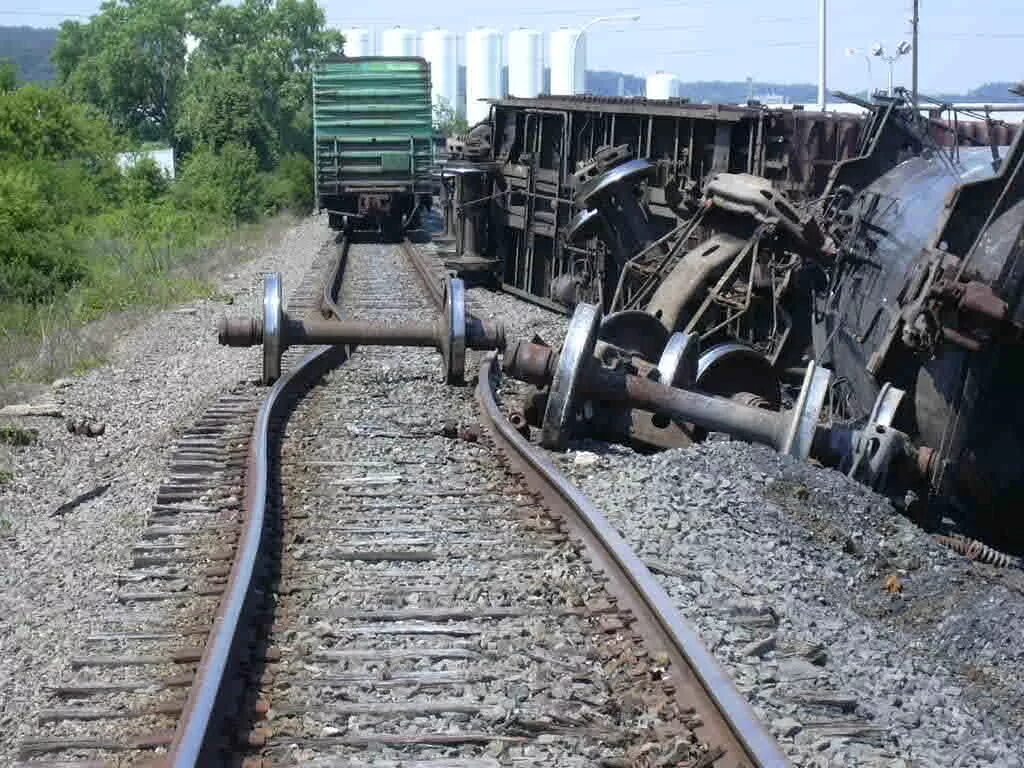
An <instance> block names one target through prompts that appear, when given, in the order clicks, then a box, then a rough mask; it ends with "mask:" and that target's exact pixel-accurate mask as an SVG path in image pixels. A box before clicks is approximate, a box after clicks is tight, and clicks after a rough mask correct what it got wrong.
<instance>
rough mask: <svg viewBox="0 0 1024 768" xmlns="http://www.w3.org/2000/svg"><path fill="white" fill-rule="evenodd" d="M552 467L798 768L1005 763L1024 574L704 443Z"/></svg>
mask: <svg viewBox="0 0 1024 768" xmlns="http://www.w3.org/2000/svg"><path fill="white" fill-rule="evenodd" d="M576 448H577V449H578V450H574V451H570V452H569V453H567V454H563V455H560V456H558V457H557V461H558V463H559V464H560V465H561V466H562V467H563V469H564V470H565V471H566V472H567V473H568V474H569V475H570V477H572V478H573V479H574V480H575V481H576V482H577V483H578V484H579V485H580V486H581V487H582V489H583V490H584V491H585V492H586V493H587V495H588V496H589V497H590V498H591V499H593V500H594V501H595V502H596V503H597V504H598V506H599V507H600V508H601V509H602V510H603V511H604V513H605V514H606V515H608V517H609V518H610V519H611V520H612V521H613V523H614V524H615V525H616V526H617V527H618V528H619V530H620V532H621V533H622V534H623V535H624V536H625V538H626V539H627V541H629V542H630V543H631V544H632V545H633V546H634V547H635V548H636V549H637V551H638V552H639V553H640V555H641V556H642V557H643V559H644V560H645V561H646V562H647V563H648V565H649V567H650V568H651V570H652V571H654V572H655V573H656V574H657V575H658V577H659V578H660V579H661V581H662V582H663V584H664V585H665V587H666V589H667V590H668V591H669V594H670V595H672V597H673V599H674V600H675V602H676V603H677V605H678V606H679V608H680V609H681V610H682V612H683V613H684V615H685V616H686V617H687V618H688V619H690V620H691V621H692V622H693V623H694V624H695V626H696V627H697V629H698V631H699V632H700V634H701V636H702V637H703V638H704V641H705V643H706V644H707V645H708V647H709V648H711V649H712V650H713V652H714V653H715V655H716V656H717V657H718V658H719V659H720V660H721V661H722V662H723V663H724V664H725V665H726V668H727V669H728V670H729V671H730V673H731V674H732V675H733V677H734V679H735V680H736V682H737V685H738V686H739V688H740V690H741V691H743V692H744V693H745V694H746V695H747V696H748V697H749V698H750V700H751V702H752V704H753V705H754V707H755V710H756V711H757V712H758V714H759V715H760V716H761V717H762V718H763V720H764V721H765V722H766V723H767V724H768V725H769V726H770V727H771V729H772V731H773V732H774V734H775V736H776V737H777V738H778V739H779V740H780V742H781V743H782V744H783V745H784V748H785V749H786V750H787V752H788V753H789V754H790V755H791V756H792V759H793V761H794V763H795V764H796V765H800V766H892V767H893V768H896V767H897V766H922V768H923V767H924V766H995V765H998V766H1005V767H1006V768H1012V767H1014V766H1021V765H1024V761H1022V757H1021V751H1022V747H1021V745H1022V743H1024V740H1022V736H1024V733H1022V726H1024V707H1022V704H1024V664H1022V662H1024V650H1022V643H1021V637H1020V627H1021V626H1024V579H1022V574H1021V572H1020V571H1019V570H1002V571H1000V570H997V569H995V568H992V567H990V566H985V565H981V564H977V563H972V562H970V561H968V560H966V559H964V558H963V557H961V556H959V555H957V554H955V553H953V552H950V551H949V550H947V549H945V548H943V547H941V546H940V545H938V544H937V543H936V542H935V541H934V540H933V539H932V537H930V536H929V535H928V534H927V533H925V532H924V531H923V530H921V529H920V528H918V527H917V526H916V525H915V524H914V523H912V522H911V521H909V520H907V519H906V518H904V517H901V516H900V515H898V514H896V513H895V512H894V511H893V509H892V508H891V506H890V505H889V504H888V503H887V502H886V501H885V500H884V499H882V498H880V497H878V496H876V495H874V494H873V493H871V492H870V491H868V490H867V489H865V488H864V487H862V486H859V485H857V484H856V483H854V482H852V481H850V480H848V479H847V478H845V477H844V476H842V475H840V474H838V473H836V472H832V471H829V470H824V469H821V468H817V467H814V466H811V465H809V464H806V463H799V462H796V461H794V460H792V459H790V458H788V457H785V456H780V455H778V454H776V453H774V452H772V451H770V450H769V449H767V448H764V447H761V446H752V445H745V444H742V443H737V442H732V441H727V440H713V441H711V442H708V443H705V444H703V445H699V446H695V447H693V448H689V449H678V450H673V451H668V452H665V453H662V454H658V455H654V456H641V455H637V454H634V453H633V452H631V451H630V450H629V449H627V448H622V447H618V446H608V445H606V444H600V443H581V444H579V445H577V446H576Z"/></svg>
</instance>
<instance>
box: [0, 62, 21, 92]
mask: <svg viewBox="0 0 1024 768" xmlns="http://www.w3.org/2000/svg"><path fill="white" fill-rule="evenodd" d="M17 87H18V67H17V65H16V64H15V63H14V62H13V61H10V60H9V59H0V93H7V92H8V91H13V90H14V89H15V88H17Z"/></svg>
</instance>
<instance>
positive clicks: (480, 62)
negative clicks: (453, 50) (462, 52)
mask: <svg viewBox="0 0 1024 768" xmlns="http://www.w3.org/2000/svg"><path fill="white" fill-rule="evenodd" d="M498 98H501V33H500V32H498V30H496V29H488V28H486V27H477V28H476V29H474V30H471V31H470V32H469V34H468V35H466V120H467V121H468V122H469V124H470V125H474V124H476V123H479V122H480V121H481V120H486V119H487V116H488V114H490V109H491V107H490V105H489V104H488V103H487V102H485V101H480V100H481V99H498Z"/></svg>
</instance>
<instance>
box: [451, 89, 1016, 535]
mask: <svg viewBox="0 0 1024 768" xmlns="http://www.w3.org/2000/svg"><path fill="white" fill-rule="evenodd" d="M499 106H500V105H499ZM551 111H552V112H553V113H554V112H557V110H551ZM530 114H531V113H530V112H529V110H526V117H525V119H524V120H523V121H520V122H516V121H515V120H513V119H511V118H510V117H508V116H507V115H505V116H504V117H502V110H501V109H498V110H497V111H496V113H495V121H494V122H493V124H492V125H482V126H479V127H478V128H477V129H475V131H474V133H473V134H471V136H470V140H469V142H468V144H467V146H466V151H465V152H464V153H463V157H462V158H461V159H460V160H459V161H457V162H455V163H453V164H452V165H451V167H450V173H449V174H448V176H447V183H446V186H447V188H448V189H449V191H450V192H451V193H452V194H451V195H450V197H449V200H448V205H447V208H448V212H449V216H450V227H449V232H450V233H451V234H452V235H453V236H454V238H455V240H456V243H455V250H456V252H457V256H461V257H466V256H470V257H473V258H476V259H477V261H478V263H479V264H484V265H485V266H486V265H490V267H491V268H492V269H494V270H495V271H496V272H497V273H498V274H499V275H500V282H502V283H504V284H506V286H508V285H509V284H510V283H511V287H512V288H514V289H516V290H517V291H519V292H527V293H531V294H534V295H539V296H540V297H541V298H542V299H544V300H547V301H549V302H550V303H553V304H554V305H563V306H567V307H569V308H575V314H574V318H573V322H572V323H571V326H570V331H569V334H568V336H567V338H566V339H565V340H564V342H563V344H562V347H561V351H560V352H559V351H556V350H552V349H550V348H547V347H546V346H544V345H543V344H538V343H536V342H529V343H527V342H523V343H519V344H517V345H513V346H512V347H511V348H510V350H509V352H508V354H507V355H506V364H505V369H506V371H507V372H508V373H510V374H511V375H514V376H517V377H519V378H522V379H524V380H528V381H530V382H532V383H534V384H535V385H536V386H537V387H538V390H537V393H536V395H535V396H534V397H533V398H532V400H531V401H530V402H529V403H527V405H526V406H525V408H524V410H525V415H526V417H527V418H531V417H532V419H533V421H534V422H535V423H536V424H537V425H538V426H540V427H541V428H542V439H543V441H544V442H545V443H547V444H548V445H550V446H553V447H558V446H562V445H564V444H565V441H566V440H567V439H568V437H569V436H577V435H583V434H591V435H600V436H602V437H605V438H610V439H619V440H623V441H627V442H631V443H633V444H635V445H638V446H644V447H655V448H663V447H669V446H672V445H684V444H686V443H688V442H690V441H693V440H699V439H701V438H702V437H703V436H704V435H706V434H707V432H709V431H722V432H727V433H730V434H732V435H734V436H737V437H740V438H741V439H745V440H750V441H755V442H762V443H766V444H769V445H771V446H773V447H774V448H776V449H778V450H780V451H784V452H787V453H790V454H791V455H794V456H797V457H800V458H812V459H814V460H816V461H819V462H821V463H823V464H825V465H828V466H832V467H835V468H836V469H839V470H841V471H843V472H845V473H847V474H849V475H850V476H852V477H854V478H856V479H858V480H860V481H861V482H864V483H866V484H868V485H871V486H872V487H874V488H876V489H878V490H880V491H882V492H884V493H886V494H888V495H889V496H890V497H891V498H892V499H893V500H894V502H895V503H896V504H897V505H898V506H900V507H902V508H904V509H906V510H908V511H910V512H911V513H913V514H915V515H916V516H918V517H920V518H921V519H923V520H926V521H929V522H932V523H934V522H938V521H939V520H940V519H941V518H942V517H943V516H944V515H945V516H947V517H950V518H953V519H955V520H956V521H957V523H958V524H959V526H960V527H961V528H962V529H963V530H965V532H968V533H971V534H979V533H980V534H983V535H985V536H986V537H987V538H988V539H989V540H990V541H996V542H998V543H999V544H1001V545H1002V546H1005V547H1010V548H1013V549H1016V550H1021V549H1024V527H1022V526H1020V525H1019V523H1018V522H1017V520H1016V515H1017V514H1018V507H1019V505H1020V502H1021V500H1022V499H1024V472H1022V471H1021V470H1022V469H1024V461H1022V459H1021V456H1022V455H1024V451H1022V448H1024V445H1022V444H1024V413H1022V412H1020V410H1019V409H1017V408H1016V407H1015V405H1014V403H1015V396H1016V393H1017V392H1019V391H1020V390H1021V388H1022V386H1024V355H1022V347H1021V343H1020V342H1021V331H1022V329H1024V301H1022V296H1021V294H1022V291H1024V258H1022V257H1024V141H1022V139H1021V137H1020V134H1021V132H1020V131H1017V137H1016V140H1015V141H1014V143H1013V144H1012V146H1010V147H998V146H996V145H995V144H993V145H992V146H988V147H978V148H971V147H960V146H958V143H959V142H958V140H957V137H958V136H959V133H956V134H954V135H953V137H952V140H945V139H944V137H943V136H942V135H941V133H940V134H939V135H937V134H936V131H937V123H936V121H935V120H930V121H929V120H927V119H925V118H922V117H920V115H919V114H918V113H917V112H916V111H915V110H914V109H913V108H912V107H911V106H910V104H909V101H908V100H907V99H906V98H904V97H903V96H902V95H897V97H895V98H891V99H881V100H878V101H876V103H874V104H873V105H872V109H871V111H870V113H869V115H868V117H867V118H866V119H865V120H864V121H863V123H862V124H860V125H859V126H858V127H857V130H856V133H857V138H856V143H855V145H853V146H848V145H845V144H844V143H843V142H842V141H841V142H838V143H833V144H832V145H831V146H832V155H831V157H830V158H829V159H828V160H827V162H825V165H826V170H827V178H825V180H824V182H823V183H821V184H818V183H817V182H815V181H814V178H815V177H814V174H813V173H812V174H804V175H803V176H802V177H801V179H800V183H793V181H792V179H791V178H790V179H788V180H787V179H780V178H779V177H778V175H774V176H773V175H772V174H771V173H768V172H766V171H768V170H769V169H770V168H771V167H772V166H770V164H766V163H763V162H755V161H754V160H755V158H756V156H757V153H756V152H754V151H750V152H746V153H736V152H735V151H733V152H731V153H729V152H725V150H723V147H724V146H726V144H727V143H728V142H725V141H724V140H722V137H721V136H720V135H719V134H718V132H717V131H715V132H712V134H711V135H710V138H706V140H705V143H704V144H703V145H701V144H700V143H699V142H698V144H697V145H693V146H692V147H691V148H689V149H688V152H687V153H684V155H685V158H686V159H687V161H688V162H689V161H690V160H692V159H693V158H696V157H705V158H707V157H710V158H711V161H710V162H709V163H707V164H698V165H692V164H691V165H690V166H688V167H687V168H686V169H685V172H684V171H683V167H682V166H681V165H680V162H679V159H680V155H675V156H674V157H675V160H674V161H673V162H667V161H664V160H661V159H659V158H658V157H657V151H656V150H655V149H654V148H653V145H654V144H656V141H653V140H652V139H651V138H650V134H648V138H647V143H646V145H645V143H644V140H643V136H642V135H641V136H639V137H637V136H634V137H632V138H631V139H627V140H626V141H625V142H618V139H619V138H620V134H617V133H616V132H615V129H614V128H612V130H611V132H610V136H611V137H613V139H614V141H611V142H608V143H607V145H606V146H604V147H601V148H598V149H595V150H594V151H592V152H590V153H587V154H586V156H587V157H588V160H587V161H586V162H582V163H578V164H576V165H574V166H572V167H573V173H572V183H571V184H570V185H568V187H566V186H564V185H562V184H560V183H559V179H558V174H557V173H554V172H553V175H552V173H549V174H548V175H547V176H546V175H545V174H544V173H543V168H544V165H545V162H547V163H549V164H550V163H551V162H552V158H547V160H545V158H543V157H540V158H539V159H538V158H536V157H529V156H528V152H527V150H528V149H530V147H531V145H530V139H529V137H530V135H531V133H530V131H531V130H533V131H535V134H534V135H535V136H540V133H539V132H541V131H542V130H543V127H544V126H545V125H548V123H545V121H549V123H550V121H551V120H554V119H555V118H554V117H552V115H546V114H537V115H535V116H534V118H533V122H532V123H531V117H530ZM595 119H596V118H595ZM556 122H557V120H556ZM652 122H653V118H652ZM559 124H568V125H569V129H567V130H568V131H569V133H568V134H567V135H568V139H567V143H565V144H564V145H562V146H566V147H569V148H570V150H569V152H568V155H569V156H572V155H573V152H574V151H577V150H578V148H577V144H578V143H579V141H580V140H581V139H580V137H581V136H583V135H584V128H578V132H577V133H576V134H573V133H572V130H577V129H574V128H573V127H572V126H573V125H574V123H572V121H571V120H567V121H563V123H559ZM808 124H811V125H814V126H815V128H814V129H813V130H819V131H820V130H823V129H822V128H821V126H822V125H824V124H823V123H820V122H819V123H808ZM531 125H532V126H533V127H531ZM553 125H554V123H551V124H550V125H548V127H549V128H551V126H553ZM613 125H614V122H613ZM742 125H743V123H742V121H740V122H739V123H737V124H735V125H733V126H732V127H731V128H730V131H731V132H733V133H732V136H733V137H734V136H735V132H736V131H740V130H741V128H742ZM828 125H830V126H831V127H832V129H835V128H836V127H837V126H839V125H841V124H840V123H837V122H833V123H829V124H828ZM737 126H740V127H737ZM699 127H704V126H699ZM762 128H763V126H762ZM852 130H853V129H852V128H848V130H847V132H846V133H845V134H843V135H844V137H845V138H844V141H846V140H847V139H848V138H849V135H850V132H851V131H852ZM697 132H698V133H699V131H697ZM524 133H525V135H524ZM990 133H992V135H996V134H995V132H990ZM605 135H606V136H607V135H609V134H608V132H606V133H605ZM692 135H694V133H693V132H691V136H692ZM764 135H767V133H766V134H764ZM574 136H575V138H574ZM538 141H539V139H537V141H535V142H534V144H533V145H532V146H533V147H534V148H537V147H542V146H543V145H541V144H539V143H537V142H538ZM759 141H760V140H759ZM755 144H757V143H756V142H752V143H751V144H750V147H751V148H753V147H754V146H755ZM758 146H759V144H758ZM840 146H846V147H847V148H846V149H845V150H843V151H842V152H841V153H840V152H839V150H838V149H837V147H840ZM516 147H518V152H519V154H518V156H516V150H515V148H516ZM819 149H820V147H819ZM716 153H718V154H717V160H716V159H715V158H716ZM723 153H724V154H725V155H728V156H729V157H730V158H731V159H726V160H723ZM837 153H838V155H837ZM737 157H739V158H740V159H739V160H738V161H737V160H736V158H737ZM805 159H806V158H805ZM820 159H821V157H820V153H819V157H818V160H820ZM553 160H554V163H555V164H556V165H557V164H558V163H562V164H564V163H566V162H568V161H569V157H561V158H554V159H553ZM513 161H516V162H513ZM836 161H838V162H836ZM821 164H822V163H820V162H816V161H815V160H813V159H812V161H811V162H810V164H806V163H805V164H804V165H803V166H799V167H803V168H805V169H806V168H812V169H814V170H815V172H820V170H821ZM524 169H525V170H524ZM548 176H551V178H548ZM567 190H568V191H567ZM542 192H543V195H542V194H541V193H542ZM544 196H546V198H547V199H548V200H549V207H550V211H542V210H541V208H542V206H541V205H540V204H539V203H538V200H539V199H541V198H542V197H544ZM570 214H571V215H570ZM547 241H550V243H549V244H545V245H541V244H542V243H546V242H547ZM527 245H529V247H527ZM453 263H454V264H455V265H456V266H458V265H459V260H458V258H456V259H455V260H454V262H453Z"/></svg>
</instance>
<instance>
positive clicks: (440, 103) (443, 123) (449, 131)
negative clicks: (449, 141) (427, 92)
mask: <svg viewBox="0 0 1024 768" xmlns="http://www.w3.org/2000/svg"><path fill="white" fill-rule="evenodd" d="M434 130H435V131H437V132H438V133H440V134H441V135H442V136H445V137H448V138H450V137H453V136H464V135H466V134H467V133H469V123H467V122H466V118H464V117H462V116H461V115H459V114H458V113H457V112H456V111H455V108H454V107H453V106H452V105H451V104H449V103H448V100H447V99H445V98H444V97H441V96H439V97H438V98H437V101H435V102H434Z"/></svg>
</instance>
